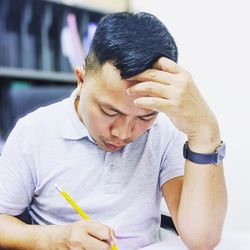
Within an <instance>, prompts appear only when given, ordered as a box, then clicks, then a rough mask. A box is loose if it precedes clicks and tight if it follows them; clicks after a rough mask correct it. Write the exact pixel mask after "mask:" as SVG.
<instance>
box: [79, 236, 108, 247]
mask: <svg viewBox="0 0 250 250" xmlns="http://www.w3.org/2000/svg"><path fill="white" fill-rule="evenodd" d="M84 249H86V250H100V249H105V250H111V246H110V244H109V243H108V242H107V241H101V240H99V239H96V238H95V237H92V236H91V235H90V236H89V237H88V238H87V240H86V241H85V242H84Z"/></svg>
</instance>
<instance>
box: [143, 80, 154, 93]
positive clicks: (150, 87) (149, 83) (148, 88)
mask: <svg viewBox="0 0 250 250" xmlns="http://www.w3.org/2000/svg"><path fill="white" fill-rule="evenodd" d="M145 88H146V90H148V91H151V90H152V89H153V85H152V83H151V82H147V83H146V84H145Z"/></svg>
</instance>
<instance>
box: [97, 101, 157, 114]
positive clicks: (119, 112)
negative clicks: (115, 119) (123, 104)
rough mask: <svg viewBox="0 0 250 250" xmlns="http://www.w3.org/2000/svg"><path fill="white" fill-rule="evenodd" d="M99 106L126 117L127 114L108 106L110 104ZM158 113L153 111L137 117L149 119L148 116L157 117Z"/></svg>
mask: <svg viewBox="0 0 250 250" xmlns="http://www.w3.org/2000/svg"><path fill="white" fill-rule="evenodd" d="M100 106H102V107H104V108H107V109H109V110H112V111H114V112H117V113H118V114H120V115H127V114H125V113H123V112H122V111H120V110H119V109H116V108H115V107H113V106H112V105H110V104H107V103H102V104H100ZM158 113H159V112H157V111H153V112H151V113H149V114H146V115H139V116H138V117H149V116H153V115H157V114H158Z"/></svg>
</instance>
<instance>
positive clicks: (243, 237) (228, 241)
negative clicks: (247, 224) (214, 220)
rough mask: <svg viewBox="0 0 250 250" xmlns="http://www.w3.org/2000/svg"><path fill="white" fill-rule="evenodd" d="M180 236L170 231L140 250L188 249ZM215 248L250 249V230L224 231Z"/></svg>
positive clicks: (228, 249)
mask: <svg viewBox="0 0 250 250" xmlns="http://www.w3.org/2000/svg"><path fill="white" fill-rule="evenodd" d="M187 249H188V248H187V247H186V246H185V245H184V243H183V242H182V240H181V239H180V237H178V236H176V235H175V234H174V233H173V232H171V231H168V232H167V233H166V234H165V236H164V240H163V241H161V242H159V243H156V244H154V245H151V246H148V247H144V248H141V249H139V250H187ZM214 250H250V232H234V231H231V232H224V233H223V236H222V239H221V242H220V243H219V245H218V246H217V247H216V248H215V249H214Z"/></svg>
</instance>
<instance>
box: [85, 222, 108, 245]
mask: <svg viewBox="0 0 250 250" xmlns="http://www.w3.org/2000/svg"><path fill="white" fill-rule="evenodd" d="M87 232H88V233H89V234H90V235H92V236H93V237H95V238H97V239H99V240H105V241H110V240H112V229H111V228H110V227H108V226H106V225H103V224H101V223H99V222H96V221H91V223H89V224H88V226H87Z"/></svg>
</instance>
